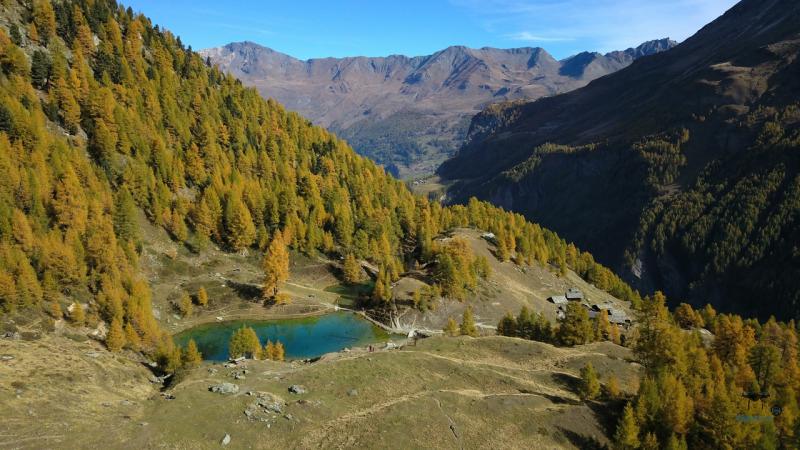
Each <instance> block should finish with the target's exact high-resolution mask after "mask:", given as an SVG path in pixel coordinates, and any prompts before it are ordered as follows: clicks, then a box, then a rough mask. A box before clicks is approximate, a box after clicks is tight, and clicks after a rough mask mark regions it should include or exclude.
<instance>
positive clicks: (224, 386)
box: [208, 383, 239, 395]
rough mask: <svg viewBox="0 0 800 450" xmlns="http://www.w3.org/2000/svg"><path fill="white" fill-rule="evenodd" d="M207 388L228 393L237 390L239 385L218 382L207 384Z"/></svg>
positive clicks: (219, 392)
mask: <svg viewBox="0 0 800 450" xmlns="http://www.w3.org/2000/svg"><path fill="white" fill-rule="evenodd" d="M208 390H209V391H211V392H216V393H217V394H223V395H229V394H236V393H237V392H239V386H238V385H236V384H233V383H220V384H214V385H211V386H209V388H208Z"/></svg>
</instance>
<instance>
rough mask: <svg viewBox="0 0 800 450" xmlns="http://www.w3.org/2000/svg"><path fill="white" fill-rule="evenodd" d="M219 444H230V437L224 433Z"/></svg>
mask: <svg viewBox="0 0 800 450" xmlns="http://www.w3.org/2000/svg"><path fill="white" fill-rule="evenodd" d="M219 443H220V444H222V445H223V446H225V445H228V444H230V443H231V435H230V434H228V433H225V436H224V437H223V438H222V440H221V441H220V442H219Z"/></svg>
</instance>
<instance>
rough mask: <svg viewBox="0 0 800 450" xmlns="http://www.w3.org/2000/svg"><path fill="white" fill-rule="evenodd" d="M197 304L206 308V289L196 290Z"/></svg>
mask: <svg viewBox="0 0 800 450" xmlns="http://www.w3.org/2000/svg"><path fill="white" fill-rule="evenodd" d="M196 299H197V304H198V305H200V306H206V305H207V304H208V293H207V292H206V288H204V287H201V288H200V289H198V290H197V297H196Z"/></svg>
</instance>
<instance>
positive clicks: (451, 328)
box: [442, 317, 459, 337]
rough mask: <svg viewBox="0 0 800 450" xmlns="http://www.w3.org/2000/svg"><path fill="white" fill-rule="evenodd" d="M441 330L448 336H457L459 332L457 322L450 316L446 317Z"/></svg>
mask: <svg viewBox="0 0 800 450" xmlns="http://www.w3.org/2000/svg"><path fill="white" fill-rule="evenodd" d="M442 331H443V332H444V334H445V336H450V337H455V336H458V334H459V331H458V323H456V321H455V319H453V318H452V317H448V318H447V324H446V325H445V326H444V328H443V329H442Z"/></svg>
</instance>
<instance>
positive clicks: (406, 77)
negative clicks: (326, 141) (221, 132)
mask: <svg viewBox="0 0 800 450" xmlns="http://www.w3.org/2000/svg"><path fill="white" fill-rule="evenodd" d="M674 45H675V42H673V41H671V40H669V39H661V40H657V41H650V42H646V43H644V44H642V45H640V46H638V47H636V48H629V49H627V50H624V51H615V52H610V53H607V54H605V55H603V54H600V53H595V52H582V53H579V54H577V55H574V56H571V57H569V58H566V59H564V60H561V61H558V60H556V59H555V58H553V57H552V56H551V55H549V54H548V53H547V52H546V51H545V50H544V49H541V48H514V49H497V48H488V47H485V48H480V49H472V48H466V47H462V46H453V47H448V48H446V49H444V50H441V51H438V52H436V53H434V54H432V55H425V56H415V57H409V56H404V55H392V56H388V57H378V58H370V57H351V58H318V59H310V60H307V61H301V60H298V59H295V58H293V57H291V56H289V55H285V54H283V53H280V52H276V51H274V50H272V49H269V48H266V47H262V46H260V45H258V44H255V43H252V42H240V43H231V44H228V45H226V46H224V47H219V48H212V49H208V50H203V51H201V54H202V55H204V56H207V57H209V58H210V60H211V63H212V64H216V65H219V67H220V69H221V70H223V71H224V72H227V73H230V74H232V75H234V76H236V77H237V78H239V79H240V80H242V82H244V83H245V84H247V85H250V86H255V87H256V88H257V89H258V90H259V92H261V93H262V95H264V97H269V98H274V99H276V100H277V101H279V102H280V103H282V104H283V105H285V106H286V108H288V109H289V110H291V111H296V112H299V113H300V114H302V115H303V116H305V117H308V118H310V119H311V120H312V121H314V123H315V124H317V125H321V126H323V127H326V128H327V129H329V130H331V131H333V132H335V133H336V134H338V135H339V136H340V137H342V138H344V139H346V140H347V141H348V142H349V143H350V144H351V145H353V147H354V148H355V150H356V151H357V152H358V153H360V154H362V155H365V156H368V157H370V158H371V159H373V160H374V161H377V162H378V163H379V164H382V165H384V166H385V167H387V168H388V169H389V170H390V171H391V172H392V173H393V174H394V175H395V176H398V175H399V176H401V177H403V178H407V177H412V176H417V175H423V174H430V173H432V172H433V171H434V170H435V169H436V167H437V166H438V165H439V163H441V162H442V161H443V160H444V159H446V158H447V157H449V156H452V155H453V154H454V153H455V151H456V150H457V149H458V147H459V146H460V145H461V144H462V143H463V142H464V138H465V137H466V134H467V128H468V126H469V119H470V118H471V117H472V116H473V115H475V114H476V113H478V112H479V111H480V110H481V109H482V108H484V107H485V106H486V105H487V104H489V103H492V102H497V101H503V100H513V99H536V98H540V97H545V96H550V95H554V94H558V93H561V92H567V91H570V90H573V89H576V88H578V87H581V86H584V85H586V83H588V82H589V81H591V80H594V79H596V78H599V77H601V76H604V75H607V74H609V73H613V72H615V71H617V70H619V69H621V68H623V67H626V66H628V65H629V64H630V63H632V62H633V61H634V60H635V59H638V58H640V57H642V56H647V55H651V54H655V53H658V52H660V51H663V50H667V49H669V48H671V47H672V46H674Z"/></svg>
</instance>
